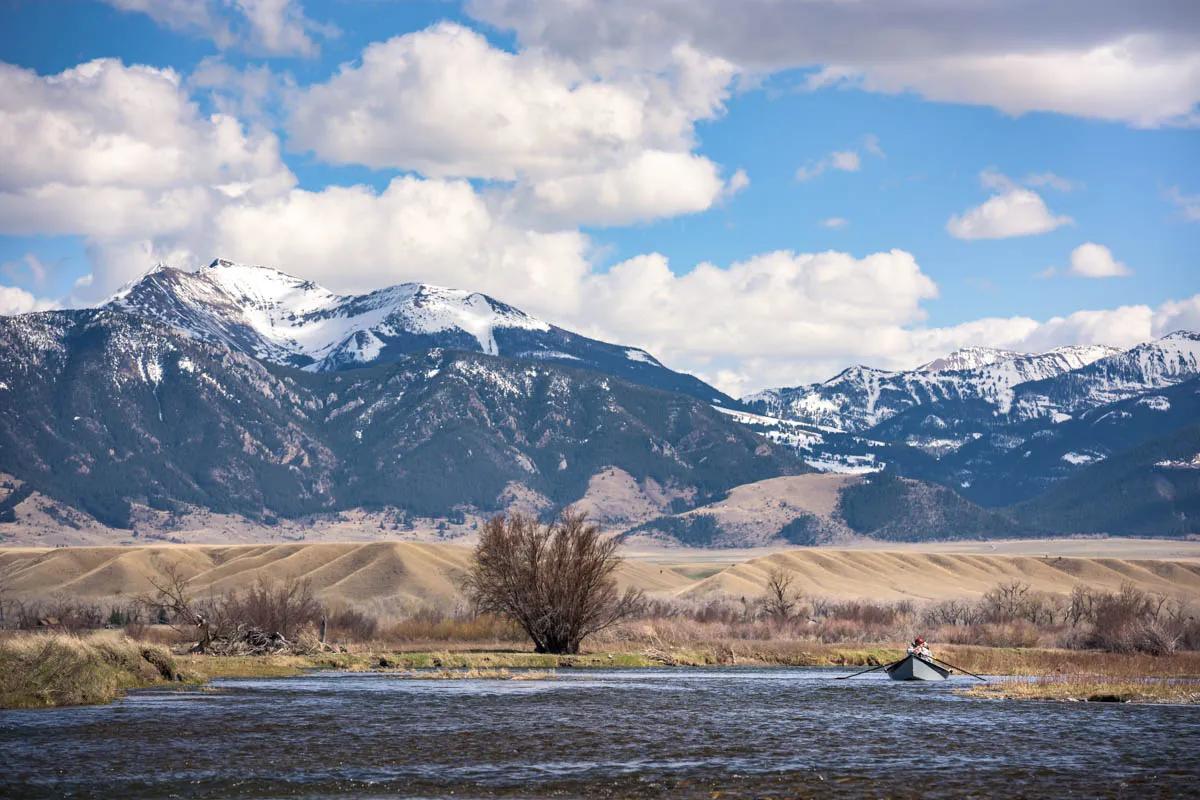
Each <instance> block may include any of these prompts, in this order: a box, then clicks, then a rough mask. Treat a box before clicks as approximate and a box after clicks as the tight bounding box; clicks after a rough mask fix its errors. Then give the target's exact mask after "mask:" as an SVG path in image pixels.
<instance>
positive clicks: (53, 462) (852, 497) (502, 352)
mask: <svg viewBox="0 0 1200 800" xmlns="http://www.w3.org/2000/svg"><path fill="white" fill-rule="evenodd" d="M1197 411H1200V335H1197V334H1195V333H1189V332H1178V333H1175V334H1172V335H1170V336H1167V337H1164V338H1163V339H1160V340H1157V341H1154V342H1148V343H1145V344H1142V345H1138V346H1137V347H1134V348H1132V349H1130V350H1126V351H1121V350H1117V349H1114V348H1110V347H1103V346H1085V347H1064V348H1057V349H1055V350H1051V351H1049V352H1046V353H1016V352H1009V351H1003V350H995V349H989V348H978V347H976V348H968V349H964V350H960V351H957V352H955V353H951V354H949V355H947V356H945V357H943V358H939V359H935V360H933V361H931V362H929V363H927V364H924V365H922V366H920V367H918V368H916V369H913V370H909V371H900V372H890V371H884V370H878V369H873V368H869V367H865V366H856V367H851V368H849V369H847V370H844V371H843V372H841V373H839V374H838V375H836V376H834V377H833V378H831V379H829V380H828V381H824V382H821V383H817V384H810V385H806V386H798V387H792V388H781V389H773V390H768V391H763V392H758V393H756V394H754V395H751V396H749V397H745V398H742V399H741V400H736V399H734V398H731V397H729V396H728V395H726V394H724V393H722V392H720V391H718V390H717V389H715V388H714V387H711V386H709V385H708V384H706V383H705V382H703V381H702V380H700V379H699V378H696V377H695V376H692V375H688V374H685V373H680V372H676V371H673V370H671V369H669V368H667V367H666V366H664V365H663V364H662V363H661V362H659V361H658V360H657V359H656V358H655V357H654V356H652V355H651V354H649V353H647V352H646V351H645V350H642V349H641V348H638V347H636V346H626V345H618V344H611V343H606V342H601V341H598V340H595V339H591V338H588V337H584V336H581V335H579V334H576V333H573V332H571V331H568V330H565V329H563V328H560V327H557V326H554V325H552V324H550V323H547V322H544V321H542V320H539V319H537V318H535V317H533V316H531V315H529V314H526V313H525V312H523V311H521V310H520V309H517V308H515V307H513V306H510V305H507V304H505V303H503V302H501V301H499V300H496V299H494V298H491V297H488V296H486V295H483V294H479V293H474V292H468V291H462V290H456V289H445V288H440V287H435V286H429V285H425V284H401V285H398V286H392V287H388V288H384V289H380V290H378V291H374V292H370V293H367V294H363V295H350V296H347V295H337V294H334V293H332V292H330V291H328V290H326V289H324V288H322V287H321V286H319V285H317V284H315V283H313V282H311V281H305V280H302V279H299V278H296V277H293V276H290V275H287V274H286V273H283V272H280V271H278V270H275V269H271V268H267V267H257V266H247V265H241V264H236V263H233V262H230V261H226V260H221V259H218V260H216V261H213V262H212V263H211V264H210V265H209V266H207V267H202V268H200V269H198V270H195V271H187V270H180V269H174V268H171V267H167V266H163V265H159V266H157V267H155V268H154V269H152V270H151V271H150V272H148V273H146V274H145V275H143V276H142V277H141V278H139V279H138V280H136V281H134V282H132V283H131V284H130V285H128V286H126V287H124V288H123V289H122V290H121V291H120V292H118V293H117V295H116V296H114V297H113V298H112V299H110V300H109V301H107V302H106V303H104V304H102V305H101V306H100V307H98V308H92V309H77V310H64V311H46V312H37V313H32V314H25V315H21V316H16V317H3V318H0V536H5V535H7V536H8V537H9V540H10V541H18V540H19V541H28V540H29V538H30V536H34V537H35V538H36V536H39V535H43V534H44V535H49V536H51V539H53V529H54V528H55V526H59V527H64V526H65V527H71V526H73V527H74V528H77V529H79V528H80V527H81V526H83V527H87V526H96V529H97V530H100V529H103V530H104V531H110V532H111V531H118V532H119V531H122V530H128V529H131V528H132V529H133V530H134V531H135V532H139V530H140V532H141V533H143V534H145V535H165V534H166V533H167V532H169V531H170V530H176V531H178V530H181V529H182V527H186V526H185V525H184V523H183V522H181V521H182V520H187V519H189V518H192V517H194V516H195V515H197V514H220V515H227V516H229V517H230V518H238V519H243V520H246V521H248V522H249V523H252V524H253V525H255V526H258V527H257V528H255V530H258V531H265V532H266V533H263V535H265V536H271V535H272V534H270V533H269V531H271V530H272V526H277V525H283V524H284V523H286V524H287V525H288V526H291V528H294V527H295V526H296V525H297V524H299V525H303V524H305V523H303V522H299V523H298V522H297V521H298V520H300V521H303V520H309V521H313V520H317V519H319V518H320V519H324V518H328V517H329V516H330V515H338V514H342V515H344V514H347V513H350V512H358V511H373V512H379V513H386V514H387V515H388V517H387V518H388V519H390V520H391V521H392V523H393V526H394V527H397V526H396V523H398V527H397V529H398V530H401V531H411V530H417V529H421V528H422V527H424V528H428V529H431V530H433V531H439V530H443V531H444V530H449V531H451V532H462V531H463V530H469V527H470V525H472V524H476V523H473V522H471V520H475V521H476V522H477V521H478V520H479V519H480V518H482V517H484V516H486V515H487V514H490V513H494V512H497V511H501V510H505V509H515V508H520V509H525V510H529V511H532V512H535V513H539V514H551V513H554V511H556V510H557V509H558V508H561V507H562V506H564V505H566V504H570V503H576V504H579V505H580V506H581V507H584V508H587V509H588V510H589V511H590V512H591V513H593V515H594V516H595V517H596V518H597V519H599V520H600V521H601V522H602V523H604V524H605V525H606V526H607V527H609V528H611V529H615V530H624V531H626V535H627V536H650V537H655V538H660V539H666V540H669V541H684V542H688V543H692V544H700V545H713V544H720V545H734V546H736V545H739V544H763V543H769V542H771V541H778V540H786V541H791V542H793V543H822V542H826V541H836V540H838V539H841V538H846V537H849V536H862V535H865V536H873V537H878V538H891V539H913V538H930V537H936V538H953V537H957V536H973V537H978V536H1001V535H1023V534H1032V533H1036V534H1045V533H1058V532H1070V533H1084V532H1086V533H1093V532H1107V533H1139V534H1150V535H1183V534H1188V533H1195V532H1197V530H1198V523H1197V521H1198V520H1200V507H1198V506H1200V469H1198V468H1197V461H1196V456H1197V453H1198V452H1200V441H1198V440H1200V428H1198V420H1200V416H1198V415H1197ZM821 472H825V473H833V474H830V475H821V474H819V473H821ZM747 498H752V500H747ZM35 508H36V509H38V513H39V514H41V517H39V519H43V520H45V519H49V520H50V521H51V522H50V524H49V525H48V526H43V528H40V529H38V532H37V533H35V534H31V533H30V531H33V530H34V528H33V527H31V526H30V524H29V520H30V519H32V518H33V516H34V515H33V512H32V509H35ZM731 509H733V511H731ZM738 509H741V510H740V511H739V510H738ZM747 509H748V510H747ZM47 514H49V517H47V516H46V515H47ZM146 520H152V521H153V522H152V523H147V522H146ZM314 524H315V523H314ZM380 525H381V527H382V525H383V523H382V522H381V523H380ZM181 526H182V527H181ZM464 526H465V527H464ZM88 529H89V530H91V528H88ZM46 531H49V533H46ZM105 535H107V534H105ZM113 535H114V536H119V535H121V534H113ZM256 535H257V534H256Z"/></svg>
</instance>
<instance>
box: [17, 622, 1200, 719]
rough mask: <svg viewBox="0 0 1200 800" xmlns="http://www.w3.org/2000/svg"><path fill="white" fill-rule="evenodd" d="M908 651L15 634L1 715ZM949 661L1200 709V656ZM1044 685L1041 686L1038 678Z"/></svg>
mask: <svg viewBox="0 0 1200 800" xmlns="http://www.w3.org/2000/svg"><path fill="white" fill-rule="evenodd" d="M903 653H904V651H903V649H902V648H900V647H892V646H886V645H879V646H874V645H863V646H859V647H846V646H839V645H827V644H822V643H817V642H798V641H736V642H734V641H730V642H715V643H710V644H705V645H696V646H689V647H661V648H659V647H641V648H611V649H603V650H596V651H591V652H585V653H580V654H578V655H551V654H545V653H534V652H531V651H528V650H521V649H516V648H512V649H507V648H503V649H502V648H496V649H466V648H463V649H454V648H453V647H450V648H445V649H423V648H422V649H411V650H409V649H405V650H400V649H392V648H387V647H378V646H370V645H362V646H356V647H354V648H352V649H350V651H349V652H336V653H332V652H331V653H314V654H307V655H302V654H277V655H265V656H209V655H194V654H190V655H176V654H172V653H170V652H169V651H168V650H167V649H166V648H164V647H161V646H157V645H152V644H148V643H145V642H138V641H135V640H132V639H128V638H126V637H124V636H122V635H119V634H112V633H97V634H93V635H90V636H84V637H74V636H68V635H63V634H57V635H26V636H13V637H9V638H6V639H3V640H0V707H8V708H14V707H45V706H56V705H79V704H95V703H108V702H111V701H113V700H115V699H117V698H118V697H120V696H122V695H123V694H124V693H125V692H126V691H128V690H131V689H139V688H152V687H163V686H169V685H179V684H193V685H194V684H198V683H205V682H207V681H210V680H215V679H219V678H285V677H294V676H298V675H302V674H304V673H306V672H309V671H312V670H339V671H345V672H368V671H371V672H388V673H394V674H397V675H400V676H407V677H418V676H424V675H426V674H436V675H438V676H440V677H446V678H455V677H461V678H497V679H506V678H512V677H521V676H525V675H527V674H528V673H529V672H530V671H533V672H535V673H539V674H543V675H545V674H549V673H550V672H552V671H558V670H571V669H638V668H653V667H665V666H670V667H718V668H719V667H728V666H740V667H845V668H846V669H847V670H848V671H853V670H856V669H862V668H866V667H873V666H880V665H883V664H888V663H890V662H892V661H895V660H897V659H899V658H900V657H901V656H902V655H903ZM937 655H938V657H939V658H941V659H943V660H945V661H947V662H949V663H951V664H954V665H955V666H957V667H959V668H960V669H961V670H966V671H970V672H975V673H978V674H981V675H989V676H1011V677H1020V678H1022V679H1023V680H1019V681H999V682H993V683H989V684H980V685H979V686H978V687H971V688H970V689H965V690H964V691H965V692H966V693H967V694H969V695H970V696H974V697H990V698H999V697H1008V698H1013V699H1046V700H1068V699H1092V698H1101V697H1110V696H1111V697H1112V698H1116V699H1121V700H1132V701H1136V702H1186V703H1195V702H1200V653H1193V652H1185V653H1176V654H1173V655H1170V656H1159V657H1155V656H1147V655H1139V654H1115V653H1101V652H1095V651H1080V650H1051V649H1039V648H998V647H974V646H948V647H944V648H939V649H938V651H937ZM1030 678H1032V679H1033V680H1028V679H1030Z"/></svg>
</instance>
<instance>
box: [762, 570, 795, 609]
mask: <svg viewBox="0 0 1200 800" xmlns="http://www.w3.org/2000/svg"><path fill="white" fill-rule="evenodd" d="M794 577H795V576H793V575H792V574H791V573H790V572H786V571H784V570H783V569H780V568H779V567H774V568H772V569H771V571H770V572H768V573H767V594H766V597H764V598H763V611H764V612H766V614H767V616H769V617H771V618H772V619H776V620H779V621H781V622H782V621H784V620H788V619H791V618H792V615H793V614H795V613H796V606H797V601H796V595H795V593H794V592H793V591H792V581H793V580H794Z"/></svg>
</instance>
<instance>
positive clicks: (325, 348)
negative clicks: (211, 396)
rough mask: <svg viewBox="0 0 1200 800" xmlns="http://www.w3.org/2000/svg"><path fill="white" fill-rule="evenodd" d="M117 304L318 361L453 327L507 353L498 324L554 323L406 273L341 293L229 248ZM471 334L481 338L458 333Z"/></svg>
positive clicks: (152, 278)
mask: <svg viewBox="0 0 1200 800" xmlns="http://www.w3.org/2000/svg"><path fill="white" fill-rule="evenodd" d="M108 305H109V306H111V307H115V308H118V309H120V310H124V311H134V312H137V313H139V314H142V315H148V316H152V317H156V318H159V319H162V320H163V321H165V322H168V323H170V324H172V325H174V326H175V327H179V328H183V329H185V330H187V331H189V332H190V333H193V334H194V335H197V336H199V337H200V338H204V339H215V340H219V341H223V342H225V343H226V344H231V345H234V346H237V347H239V348H241V349H248V350H250V351H251V352H252V353H253V354H254V355H255V356H257V357H260V358H265V359H267V360H272V361H277V362H280V363H291V364H302V365H305V366H306V367H307V368H309V369H313V370H322V369H329V368H334V367H337V366H340V365H344V364H346V363H350V362H360V363H361V362H367V361H371V360H373V359H374V358H375V357H377V356H378V355H379V353H380V351H381V350H382V349H383V348H384V347H385V346H386V343H387V341H388V340H390V339H396V338H397V337H404V336H410V335H424V336H436V335H437V334H448V335H449V336H450V338H451V339H453V340H455V341H452V342H447V343H446V344H447V345H458V346H459V347H460V348H465V349H478V350H480V351H482V352H484V353H488V354H489V355H498V354H499V352H500V348H499V346H498V345H497V343H496V335H495V334H496V330H497V329H499V328H512V329H520V330H527V331H542V332H546V331H549V330H550V325H548V324H547V323H545V322H543V321H541V320H539V319H536V318H534V317H531V316H529V315H528V314H526V313H525V312H523V311H520V310H519V309H515V308H513V307H511V306H508V305H505V304H504V303H501V302H499V301H497V300H493V299H492V298H490V297H488V296H486V295H483V294H479V293H478V292H467V291H462V290H458V289H447V288H444V287H440V286H430V285H427V284H421V283H403V284H399V285H396V286H391V287H388V288H386V289H380V290H378V291H375V292H371V293H369V294H365V295H339V294H335V293H334V292H331V291H329V290H328V289H326V288H325V287H323V286H321V285H320V284H317V283H315V282H313V281H310V280H305V279H303V278H298V277H296V276H294V275H289V274H288V273H286V272H282V271H280V270H277V269H273V268H271V267H265V266H254V265H248V264H239V263H237V262H234V261H230V260H228V259H222V258H218V259H216V260H214V261H213V262H212V263H210V264H209V265H208V266H206V267H201V268H200V269H198V270H195V271H193V272H189V271H184V270H178V269H172V268H169V267H159V268H157V269H155V270H153V271H152V272H149V273H147V274H146V275H144V276H142V278H140V279H139V280H138V281H136V282H135V283H134V284H132V285H131V286H129V287H128V288H126V289H124V290H122V292H120V293H119V294H118V295H117V296H116V297H114V298H113V299H112V300H110V301H109V304H108ZM466 337H469V338H470V339H473V340H474V344H468V343H464V342H462V341H458V340H461V339H464V338H466Z"/></svg>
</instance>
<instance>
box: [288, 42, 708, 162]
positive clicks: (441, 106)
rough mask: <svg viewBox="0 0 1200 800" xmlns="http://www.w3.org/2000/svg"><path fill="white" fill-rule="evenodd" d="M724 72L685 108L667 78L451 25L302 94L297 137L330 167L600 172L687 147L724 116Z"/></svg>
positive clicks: (297, 103)
mask: <svg viewBox="0 0 1200 800" xmlns="http://www.w3.org/2000/svg"><path fill="white" fill-rule="evenodd" d="M692 67H693V64H692V63H691V61H689V62H688V68H689V69H691V68H692ZM695 69H701V70H703V69H714V67H713V66H712V65H711V64H708V63H705V64H703V65H701V66H698V67H695ZM715 69H716V71H717V72H718V74H719V79H718V80H717V81H716V82H715V83H714V84H713V86H714V87H715V90H712V91H709V92H704V91H699V94H700V95H702V96H700V97H692V98H690V99H689V101H688V102H683V101H681V100H680V99H679V95H680V94H686V93H688V92H690V91H692V90H691V89H690V88H689V89H688V90H687V91H686V92H685V91H684V90H682V89H680V90H678V91H676V88H675V87H673V86H672V85H671V83H670V81H668V80H665V79H664V80H657V79H647V80H641V79H638V80H634V79H630V80H627V81H606V80H604V79H602V78H601V77H599V76H597V75H595V74H588V73H585V72H583V71H581V70H580V69H579V68H578V67H576V66H575V65H574V64H572V63H570V62H567V61H563V60H559V59H554V58H551V57H549V56H546V55H545V54H542V53H539V52H534V51H523V52H520V53H509V52H506V51H504V50H500V49H497V48H494V47H492V46H491V45H490V44H488V42H487V40H486V39H484V38H483V37H482V36H481V35H479V34H478V33H476V32H474V31H472V30H469V29H467V28H464V27H462V26H460V25H455V24H451V23H442V24H439V25H437V26H435V27H433V28H430V29H427V30H424V31H419V32H416V33H410V34H406V35H404V36H397V37H394V38H392V39H389V40H387V41H385V42H376V43H374V44H372V45H369V46H368V47H367V48H366V49H365V50H364V51H363V54H362V59H361V63H358V64H348V65H345V66H343V67H342V69H341V70H340V71H339V72H338V74H336V75H335V76H334V77H333V78H331V79H330V80H329V81H327V82H325V83H322V84H316V85H314V86H310V87H307V88H305V89H303V90H301V91H300V92H299V93H298V94H297V96H296V97H295V98H294V100H293V104H292V115H291V121H290V132H291V134H292V136H293V138H294V140H295V142H296V144H297V145H298V146H299V147H303V148H306V149H311V150H313V151H314V152H316V153H317V154H318V155H320V156H321V157H323V158H325V159H328V160H330V161H334V162H339V163H357V164H365V165H367V166H371V167H393V168H399V169H414V170H418V171H420V172H422V173H424V174H426V175H431V176H435V177H448V176H469V177H479V178H495V179H501V180H513V179H516V178H518V177H534V178H537V177H543V176H555V177H557V176H561V175H563V174H571V173H572V172H575V171H583V172H593V171H596V170H597V169H599V168H605V167H610V166H619V165H621V164H623V163H625V162H626V161H627V160H628V159H629V157H630V156H631V155H638V154H640V153H642V152H643V151H645V150H668V151H687V150H689V149H690V148H691V145H692V144H693V137H692V123H693V122H694V121H695V119H696V118H697V117H701V118H703V117H706V116H711V115H712V114H713V113H716V111H717V108H719V100H720V98H721V97H722V96H723V94H724V88H723V87H724V84H726V83H727V82H728V80H729V77H730V75H731V73H730V71H729V70H727V69H725V68H722V67H720V66H719V65H718V66H717V67H715ZM651 78H653V76H651ZM681 80H682V79H681ZM398 132H403V135H398Z"/></svg>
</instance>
